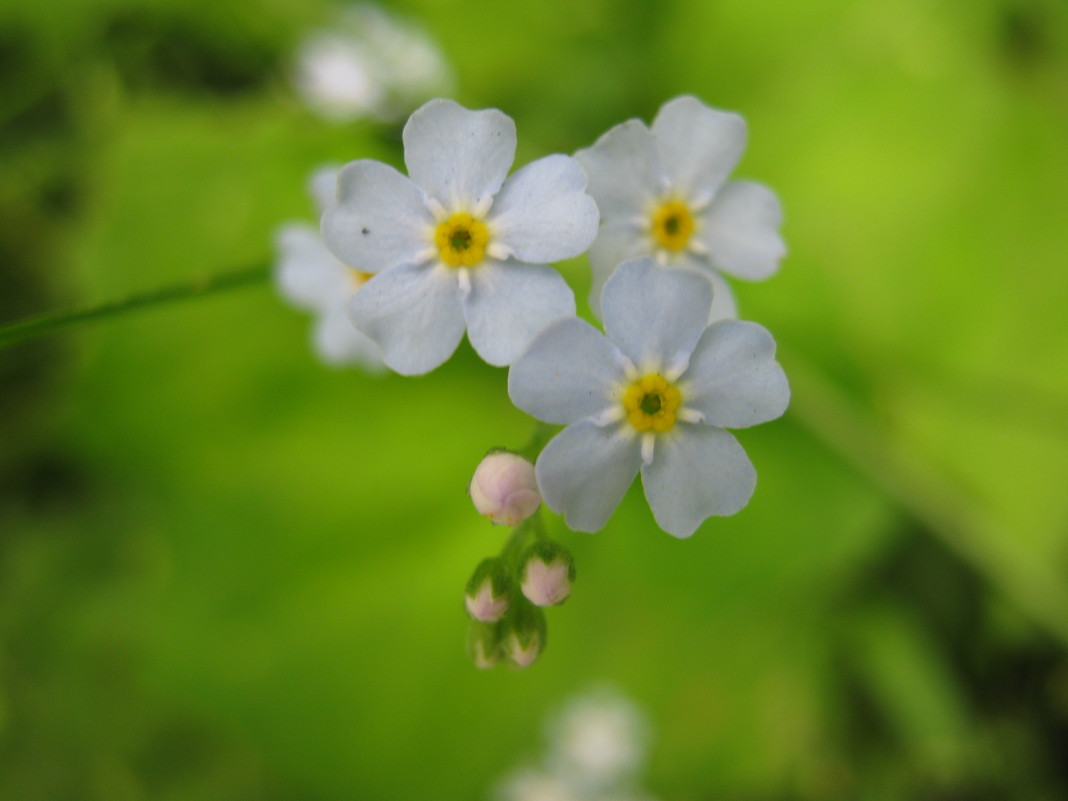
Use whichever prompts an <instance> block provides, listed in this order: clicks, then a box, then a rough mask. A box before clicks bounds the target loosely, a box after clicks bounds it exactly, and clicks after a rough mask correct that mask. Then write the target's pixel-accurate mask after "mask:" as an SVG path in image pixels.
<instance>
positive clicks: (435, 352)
mask: <svg viewBox="0 0 1068 801" xmlns="http://www.w3.org/2000/svg"><path fill="white" fill-rule="evenodd" d="M349 314H350V315H351V316H352V321H353V322H354V323H355V324H356V327H357V328H359V329H360V330H361V331H363V332H364V333H365V334H367V336H369V337H371V339H373V340H374V341H375V342H377V343H378V345H379V347H380V348H382V359H383V360H384V361H385V363H386V364H387V365H389V366H390V367H391V368H392V369H394V370H396V371H397V372H398V373H400V374H402V375H420V374H422V373H427V372H430V371H431V370H433V369H434V368H435V367H437V366H438V365H439V364H441V363H442V362H444V361H445V360H446V359H448V358H449V357H450V356H451V355H452V353H453V351H454V350H456V346H457V345H459V344H460V340H461V339H462V338H463V335H464V312H463V304H462V303H461V301H460V287H459V282H458V280H457V274H456V271H454V270H450V269H448V268H446V267H442V266H440V265H432V264H404V265H401V266H399V267H394V268H393V269H392V270H387V271H386V272H384V273H381V274H379V275H376V276H375V277H374V278H372V279H371V280H370V281H368V282H367V283H366V284H364V285H363V288H362V289H360V291H359V292H357V293H356V296H355V297H354V298H353V299H352V304H351V305H350V306H349Z"/></svg>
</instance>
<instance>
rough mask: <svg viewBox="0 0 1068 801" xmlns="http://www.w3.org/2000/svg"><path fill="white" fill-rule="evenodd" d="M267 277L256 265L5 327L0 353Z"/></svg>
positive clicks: (264, 269) (266, 269)
mask: <svg viewBox="0 0 1068 801" xmlns="http://www.w3.org/2000/svg"><path fill="white" fill-rule="evenodd" d="M269 276H270V267H268V266H265V265H259V266H256V267H249V268H246V269H243V270H233V271H230V272H224V273H215V274H213V275H205V276H201V277H199V278H195V279H193V280H191V281H187V282H185V283H181V284H177V285H174V286H168V287H163V288H161V289H154V290H151V291H149V292H143V293H140V294H137V295H131V296H130V297H127V298H123V299H121V300H112V301H107V302H105V303H99V304H96V305H94V306H85V307H83V308H81V309H72V310H70V311H65V312H50V313H48V314H42V315H39V316H37V317H30V318H28V319H25V320H19V321H18V322H14V323H8V324H7V325H2V326H0V350H2V349H4V348H8V347H11V346H12V345H17V344H18V343H20V342H26V341H27V340H31V339H37V338H38V337H43V336H48V335H50V334H56V333H59V332H60V331H65V330H66V329H68V328H73V327H75V326H79V325H82V324H83V323H91V322H95V321H98V320H106V319H107V318H109V317H118V316H120V315H123V314H126V313H127V312H132V311H137V310H138V309H145V308H151V307H152V306H163V305H166V304H168V303H174V302H176V301H181V300H188V299H191V298H199V297H203V296H205V295H212V294H215V293H216V292H224V291H226V290H230V289H237V288H238V287H242V286H248V285H249V284H258V283H261V282H263V281H265V280H267V278H268V277H269Z"/></svg>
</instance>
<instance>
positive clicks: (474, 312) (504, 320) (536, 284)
mask: <svg viewBox="0 0 1068 801" xmlns="http://www.w3.org/2000/svg"><path fill="white" fill-rule="evenodd" d="M574 316H575V295H574V293H573V292H572V291H571V287H569V286H568V285H567V282H566V281H564V279H563V278H561V277H560V274H559V273H558V272H556V270H554V269H553V268H552V267H546V266H544V265H542V264H521V263H520V262H516V261H508V262H498V261H492V260H486V261H484V262H483V263H482V264H481V265H479V266H478V267H477V268H475V269H473V270H471V291H470V292H469V293H467V296H466V297H465V298H464V317H465V318H466V319H467V338H468V339H469V340H471V346H472V347H473V348H474V349H475V350H476V351H477V352H478V355H479V356H481V357H482V358H483V359H485V360H486V361H487V362H489V363H490V364H493V365H496V366H498V367H501V366H504V365H506V364H511V363H512V362H514V361H515V360H516V359H517V358H518V357H519V354H521V353H522V352H523V351H524V350H526V349H527V346H528V345H530V343H531V341H532V340H533V339H534V337H536V336H537V335H538V334H540V333H541V332H542V331H544V330H545V329H546V328H547V327H548V326H549V324H550V323H552V322H554V321H556V320H559V319H560V318H562V317H574Z"/></svg>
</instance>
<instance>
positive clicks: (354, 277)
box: [347, 267, 374, 292]
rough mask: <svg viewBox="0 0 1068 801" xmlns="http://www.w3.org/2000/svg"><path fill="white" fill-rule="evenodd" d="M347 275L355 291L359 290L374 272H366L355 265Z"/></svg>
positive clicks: (350, 285) (349, 269)
mask: <svg viewBox="0 0 1068 801" xmlns="http://www.w3.org/2000/svg"><path fill="white" fill-rule="evenodd" d="M347 269H348V273H347V277H348V280H349V287H350V288H351V289H352V291H353V292H355V291H357V290H358V289H359V288H360V287H362V286H363V285H364V284H366V283H367V282H368V281H370V280H371V276H372V275H374V273H365V272H364V271H363V270H357V269H356V268H355V267H349V268H347Z"/></svg>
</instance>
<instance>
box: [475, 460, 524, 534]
mask: <svg viewBox="0 0 1068 801" xmlns="http://www.w3.org/2000/svg"><path fill="white" fill-rule="evenodd" d="M468 492H469V493H470V494H471V500H472V501H473V502H474V504H475V508H476V509H477V510H478V512H479V514H481V515H482V516H483V517H488V518H489V519H490V520H492V521H493V522H494V523H498V524H501V525H505V526H518V525H519V524H520V523H522V522H523V521H524V520H526V519H527V518H528V517H530V516H531V515H532V514H534V512H536V511H537V510H538V506H540V505H541V495H539V494H538V483H537V481H536V480H535V478H534V465H532V464H531V463H530V462H528V461H527V460H526V459H524V458H523V457H522V456H517V455H516V454H514V453H508V452H507V451H497V452H496V453H491V454H489V455H487V456H486V457H485V458H484V459H483V460H482V462H481V463H480V464H479V466H478V468H477V469H476V470H475V475H474V477H473V478H472V479H471V485H470V486H469V487H468Z"/></svg>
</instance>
